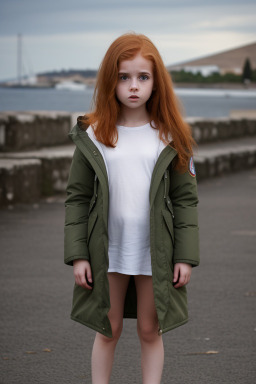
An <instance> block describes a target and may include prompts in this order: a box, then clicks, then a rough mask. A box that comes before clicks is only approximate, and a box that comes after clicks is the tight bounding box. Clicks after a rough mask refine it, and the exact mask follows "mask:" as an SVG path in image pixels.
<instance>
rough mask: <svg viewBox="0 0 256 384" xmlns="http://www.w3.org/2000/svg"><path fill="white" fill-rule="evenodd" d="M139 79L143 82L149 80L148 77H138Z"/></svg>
mask: <svg viewBox="0 0 256 384" xmlns="http://www.w3.org/2000/svg"><path fill="white" fill-rule="evenodd" d="M139 79H140V80H142V81H145V80H148V79H149V76H148V75H140V77H139Z"/></svg>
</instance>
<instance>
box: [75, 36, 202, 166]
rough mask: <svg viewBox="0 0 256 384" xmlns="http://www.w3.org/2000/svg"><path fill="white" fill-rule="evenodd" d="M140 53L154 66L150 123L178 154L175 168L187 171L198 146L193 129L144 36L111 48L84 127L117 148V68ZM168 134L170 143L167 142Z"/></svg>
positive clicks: (121, 40)
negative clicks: (185, 118)
mask: <svg viewBox="0 0 256 384" xmlns="http://www.w3.org/2000/svg"><path fill="white" fill-rule="evenodd" d="M138 53H140V54H141V55H142V56H143V57H144V58H145V59H147V60H150V61H151V62H152V64H153V77H154V87H153V91H152V94H151V97H150V98H149V100H148V101H147V104H146V108H147V111H148V113H149V116H150V120H151V121H153V122H154V123H155V126H156V129H158V130H159V137H160V139H161V140H162V141H163V142H165V143H166V144H167V145H170V146H172V147H173V148H174V149H175V150H176V151H177V153H178V156H177V161H176V163H175V168H176V169H179V170H185V169H186V168H187V165H188V160H189V158H190V157H191V156H192V154H193V150H192V147H193V145H194V144H195V142H194V140H193V138H192V135H191V129H190V126H189V125H188V124H187V123H186V122H185V121H184V120H183V118H182V114H181V108H182V106H181V103H180V101H179V99H178V98H177V97H176V95H175V93H174V90H173V84H172V79H171V76H170V74H169V73H168V71H167V69H166V68H165V65H164V63H163V60H162V58H161V56H160V54H159V52H158V50H157V48H156V47H155V46H154V44H153V43H152V42H151V40H150V39H149V38H148V37H146V36H145V35H141V34H135V33H128V34H124V35H122V36H120V37H119V38H117V39H116V40H115V41H114V42H113V43H112V44H111V45H110V47H109V49H108V50H107V52H106V54H105V57H104V59H103V61H102V63H101V65H100V68H99V71H98V76H97V82H96V86H95V90H94V95H93V103H94V111H93V112H91V113H89V114H86V115H85V116H84V117H83V118H82V119H81V120H80V123H82V127H83V126H87V127H88V124H90V125H92V126H93V128H94V133H95V136H96V138H97V140H98V141H100V142H101V143H103V144H105V145H106V146H108V147H115V144H116V142H117V139H118V133H117V128H116V122H117V119H118V116H119V113H120V104H119V101H118V100H117V98H116V92H115V89H116V85H117V81H118V68H119V64H120V62H122V61H123V60H130V59H133V57H134V56H136V55H137V54H138ZM169 133H170V134H171V137H172V142H171V143H170V142H169V141H168V136H169Z"/></svg>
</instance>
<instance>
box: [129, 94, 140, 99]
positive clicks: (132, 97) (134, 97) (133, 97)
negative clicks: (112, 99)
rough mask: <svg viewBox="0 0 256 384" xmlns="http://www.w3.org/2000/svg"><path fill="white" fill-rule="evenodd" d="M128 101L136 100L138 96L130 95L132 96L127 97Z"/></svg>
mask: <svg viewBox="0 0 256 384" xmlns="http://www.w3.org/2000/svg"><path fill="white" fill-rule="evenodd" d="M129 99H131V100H137V99H138V96H135V95H132V96H130V97H129Z"/></svg>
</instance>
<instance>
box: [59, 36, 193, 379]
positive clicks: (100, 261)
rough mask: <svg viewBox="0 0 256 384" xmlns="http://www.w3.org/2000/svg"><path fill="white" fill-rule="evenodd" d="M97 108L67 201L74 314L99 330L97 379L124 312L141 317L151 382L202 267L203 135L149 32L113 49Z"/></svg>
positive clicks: (79, 128) (105, 371) (82, 133)
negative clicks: (198, 172) (197, 149)
mask: <svg viewBox="0 0 256 384" xmlns="http://www.w3.org/2000/svg"><path fill="white" fill-rule="evenodd" d="M94 103H95V110H94V111H93V112H92V113H90V114H88V115H86V116H83V117H79V118H78V124H77V125H76V126H75V127H74V128H73V129H72V131H71V133H70V137H71V139H72V140H73V141H74V143H75V144H76V149H75V152H74V157H73V161H72V165H71V170H70V175H69V180H68V186H67V199H66V204H65V206H66V223H65V263H66V264H69V265H73V268H74V276H75V287H74V295H73V307H72V313H71V318H72V319H73V320H76V321H78V322H80V323H82V324H84V325H86V326H88V327H90V328H92V329H94V330H96V331H97V333H96V337H95V341H94V346H93V351H92V382H93V384H103V383H104V384H107V383H109V380H110V375H111V369H112V363H113V358H114V351H115V347H116V344H117V342H118V339H119V337H120V334H121V331H122V323H123V318H124V317H129V318H137V331H138V336H139V339H140V343H141V363H142V376H143V383H144V384H157V383H160V381H161V375H162V369H163V362H164V350H163V342H162V333H164V332H167V331H169V330H171V329H173V328H175V327H178V326H180V325H182V324H184V323H186V322H187V320H188V315H187V300H186V288H185V285H186V284H187V283H188V282H189V279H190V275H191V269H192V267H193V266H196V265H198V264H199V255H198V224H197V208H196V206H197V202H198V198H197V187H196V178H195V171H194V166H193V160H192V145H193V139H192V137H191V132H190V129H189V126H188V125H187V124H186V123H185V122H184V121H183V119H182V117H181V113H180V111H179V107H178V101H177V99H176V97H175V94H174V91H173V86H172V81H171V78H170V75H169V73H168V72H167V70H166V68H165V66H164V64H163V61H162V59H161V57H160V54H159V52H158V50H157V49H156V47H155V46H154V45H153V43H152V42H151V41H150V40H149V39H148V38H147V37H146V36H144V35H137V34H133V33H131V34H125V35H123V36H121V37H119V38H118V39H117V40H115V41H114V42H113V43H112V45H111V46H110V47H109V49H108V51H107V53H106V55H105V57H104V59H103V62H102V64H101V67H100V69H99V73H98V79H97V84H96V88H95V93H94Z"/></svg>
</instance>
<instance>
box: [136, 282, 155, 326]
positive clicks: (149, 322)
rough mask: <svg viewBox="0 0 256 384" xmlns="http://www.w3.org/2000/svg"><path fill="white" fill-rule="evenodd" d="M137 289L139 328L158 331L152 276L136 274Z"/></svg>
mask: <svg viewBox="0 0 256 384" xmlns="http://www.w3.org/2000/svg"><path fill="white" fill-rule="evenodd" d="M134 278H135V285H136V291H137V318H138V328H139V330H141V331H145V332H155V331H156V332H157V331H158V318H157V313H156V308H155V302H154V292H153V283H152V276H145V275H138V276H134Z"/></svg>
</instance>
